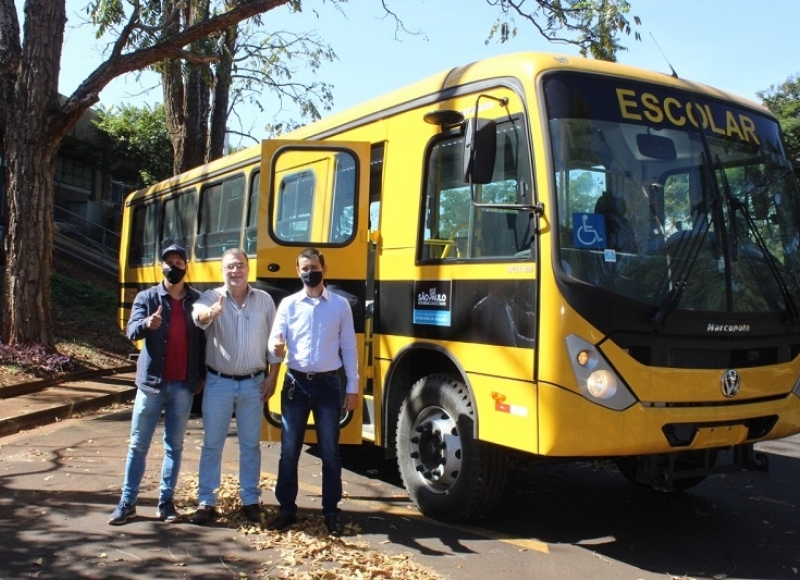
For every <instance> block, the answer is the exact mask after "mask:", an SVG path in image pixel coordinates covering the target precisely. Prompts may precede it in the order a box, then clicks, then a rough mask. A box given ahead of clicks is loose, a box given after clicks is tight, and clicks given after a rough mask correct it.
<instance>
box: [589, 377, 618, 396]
mask: <svg viewBox="0 0 800 580" xmlns="http://www.w3.org/2000/svg"><path fill="white" fill-rule="evenodd" d="M586 388H587V389H588V391H589V394H590V395H591V396H593V397H595V398H597V399H610V398H611V397H613V396H614V394H615V393H616V392H617V378H616V377H615V376H614V375H613V373H610V372H608V371H606V370H600V371H594V372H593V373H592V374H590V375H589V378H588V379H586Z"/></svg>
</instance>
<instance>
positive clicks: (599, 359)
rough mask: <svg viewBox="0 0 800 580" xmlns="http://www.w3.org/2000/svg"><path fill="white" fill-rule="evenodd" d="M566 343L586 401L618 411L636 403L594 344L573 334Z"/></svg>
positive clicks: (576, 377) (573, 370) (576, 378)
mask: <svg viewBox="0 0 800 580" xmlns="http://www.w3.org/2000/svg"><path fill="white" fill-rule="evenodd" d="M566 343H567V352H569V360H570V363H571V365H572V372H573V373H575V380H576V381H577V382H578V385H579V386H580V389H581V394H583V396H584V397H586V398H587V399H589V400H590V401H592V402H594V403H597V404H598V405H602V406H603V407H608V408H609V409H614V410H616V411H621V410H622V409H627V408H628V407H630V406H631V405H633V404H634V403H635V402H636V397H634V396H633V394H632V393H631V392H630V389H628V386H627V385H626V384H625V383H624V382H623V381H622V379H621V378H620V377H619V376H618V375H617V373H616V372H614V369H612V368H611V365H610V364H608V361H606V359H605V357H603V355H602V354H601V353H600V351H599V350H597V348H596V347H595V346H594V345H593V344H591V343H590V342H588V341H586V340H584V339H582V338H580V337H579V336H576V335H574V334H570V335H569V336H568V337H567V338H566Z"/></svg>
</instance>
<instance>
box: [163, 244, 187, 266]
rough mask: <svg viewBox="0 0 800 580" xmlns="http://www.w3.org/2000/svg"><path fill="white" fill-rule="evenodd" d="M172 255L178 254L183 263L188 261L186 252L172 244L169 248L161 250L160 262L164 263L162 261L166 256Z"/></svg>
mask: <svg viewBox="0 0 800 580" xmlns="http://www.w3.org/2000/svg"><path fill="white" fill-rule="evenodd" d="M172 253H175V254H178V255H179V256H180V257H181V258H183V261H184V262H187V261H188V260H187V258H186V250H184V249H183V248H182V247H181V246H179V245H178V244H172V245H171V246H167V247H166V248H164V249H163V250H161V261H162V262H163V261H164V259H165V258H166V257H167V254H172Z"/></svg>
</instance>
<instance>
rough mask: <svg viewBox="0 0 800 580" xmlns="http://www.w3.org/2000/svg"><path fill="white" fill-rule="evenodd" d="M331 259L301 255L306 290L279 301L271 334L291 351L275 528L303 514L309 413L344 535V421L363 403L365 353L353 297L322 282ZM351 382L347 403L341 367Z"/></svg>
mask: <svg viewBox="0 0 800 580" xmlns="http://www.w3.org/2000/svg"><path fill="white" fill-rule="evenodd" d="M327 270H328V268H327V266H326V265H325V258H324V257H323V255H322V254H321V253H320V252H319V250H317V249H315V248H306V249H305V250H303V251H302V252H301V253H300V255H299V256H298V257H297V275H298V276H299V277H300V279H301V280H302V282H303V289H302V290H301V291H300V292H297V293H296V294H292V295H291V296H287V297H286V298H284V299H283V300H282V301H281V303H280V304H279V305H278V312H277V314H276V315H275V322H274V324H273V326H272V332H271V334H270V337H269V349H270V352H271V353H272V354H273V355H274V356H277V357H281V358H283V357H284V356H286V366H287V370H286V376H285V378H284V382H283V388H282V390H281V457H280V461H279V463H278V482H277V485H276V486H275V497H276V498H277V500H278V503H279V504H280V506H279V512H278V517H277V518H276V520H275V522H274V524H273V528H275V529H278V530H283V529H286V528H287V527H289V526H291V525H292V524H293V523H295V521H296V519H297V503H296V500H297V488H298V483H297V464H298V461H299V460H300V452H301V451H302V447H303V438H304V436H305V431H306V426H307V424H308V417H309V413H310V412H313V413H314V427H315V429H316V432H317V444H318V446H319V450H320V455H321V458H322V515H323V517H324V518H325V526H326V527H327V528H328V531H329V532H330V533H331V534H334V535H339V534H341V531H342V530H341V525H340V523H339V511H340V510H339V507H338V505H339V502H340V501H341V499H342V460H341V457H340V455H339V420H340V418H341V414H342V410H345V411H353V410H355V409H356V408H357V406H358V404H359V397H358V353H357V349H356V334H355V329H354V327H353V313H352V311H351V310H350V303H349V302H348V301H347V300H346V299H345V298H343V297H341V296H339V295H337V294H333V293H331V292H330V291H328V289H327V288H326V287H325V285H324V284H323V283H322V281H323V279H324V277H325V274H326V273H327ZM342 368H344V374H345V376H346V378H347V379H346V381H347V384H346V388H345V394H344V401H342V385H341V378H340V370H341V369H342Z"/></svg>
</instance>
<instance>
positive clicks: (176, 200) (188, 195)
mask: <svg viewBox="0 0 800 580" xmlns="http://www.w3.org/2000/svg"><path fill="white" fill-rule="evenodd" d="M196 208H197V195H196V192H195V190H188V191H182V192H180V193H179V194H178V195H176V196H175V197H171V198H169V199H168V200H166V201H165V202H164V221H163V222H162V223H161V248H166V247H167V246H171V245H172V244H178V245H179V246H183V247H184V248H191V247H192V243H191V242H192V233H193V232H194V221H195V213H196Z"/></svg>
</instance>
